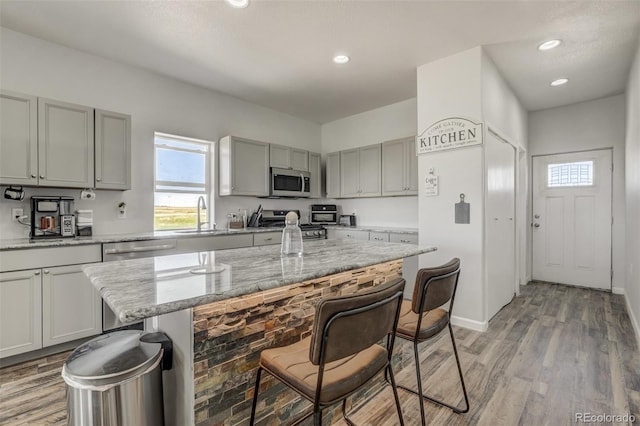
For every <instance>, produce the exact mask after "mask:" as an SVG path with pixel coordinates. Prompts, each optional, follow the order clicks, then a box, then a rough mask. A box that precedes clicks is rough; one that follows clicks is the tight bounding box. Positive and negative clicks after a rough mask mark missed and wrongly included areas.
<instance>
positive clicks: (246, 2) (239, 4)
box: [227, 0, 249, 9]
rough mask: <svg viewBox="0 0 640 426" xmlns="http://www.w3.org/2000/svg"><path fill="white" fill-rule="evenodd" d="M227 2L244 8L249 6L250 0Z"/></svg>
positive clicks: (230, 0)
mask: <svg viewBox="0 0 640 426" xmlns="http://www.w3.org/2000/svg"><path fill="white" fill-rule="evenodd" d="M227 3H229V4H230V5H231V6H233V7H236V8H238V9H244V8H245V7H247V6H249V0H227Z"/></svg>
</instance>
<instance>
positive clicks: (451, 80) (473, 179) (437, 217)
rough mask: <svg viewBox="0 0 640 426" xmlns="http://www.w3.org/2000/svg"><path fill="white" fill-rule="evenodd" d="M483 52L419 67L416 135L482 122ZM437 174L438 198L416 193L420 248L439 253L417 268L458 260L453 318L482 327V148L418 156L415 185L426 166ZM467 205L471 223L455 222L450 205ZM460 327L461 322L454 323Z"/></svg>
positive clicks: (484, 321)
mask: <svg viewBox="0 0 640 426" xmlns="http://www.w3.org/2000/svg"><path fill="white" fill-rule="evenodd" d="M481 56H482V49H481V48H480V47H476V48H474V49H471V50H467V51H464V52H461V53H459V54H456V55H453V56H449V57H447V58H443V59H440V60H437V61H435V62H430V63H428V64H425V65H422V66H420V67H418V76H417V78H418V129H417V130H418V134H420V133H422V132H423V131H424V130H425V129H426V128H427V127H429V126H430V125H431V124H432V123H435V122H436V121H438V120H441V119H444V118H447V117H465V118H469V119H471V120H473V121H476V122H479V121H481V120H482V102H481V97H482V90H481V87H482V82H481ZM431 167H433V169H434V172H435V174H436V175H438V176H439V178H440V179H439V183H440V188H439V195H438V196H435V197H427V196H425V195H424V194H423V191H422V189H423V185H420V191H419V195H418V211H419V232H420V244H423V245H435V246H437V247H438V251H436V252H435V253H430V254H429V255H427V256H422V257H421V259H420V267H426V266H434V265H437V264H441V263H444V262H446V261H448V260H449V259H451V258H452V257H459V258H460V259H461V264H462V272H461V275H460V280H459V284H458V290H457V294H456V301H455V306H454V309H453V316H454V320H455V319H463V322H464V325H467V326H469V327H473V328H478V329H483V328H484V327H486V319H485V312H484V311H485V309H484V304H485V301H486V298H485V294H484V291H483V279H482V277H483V274H484V266H483V244H484V243H483V228H484V222H483V221H484V219H483V218H484V215H483V188H484V180H483V175H484V166H483V162H482V147H481V146H473V147H468V148H461V149H453V150H448V151H441V152H437V153H431V154H427V155H421V156H420V157H419V158H418V171H419V175H418V182H424V179H425V178H426V176H427V173H428V170H429V168H431ZM460 193H464V194H465V201H466V202H468V203H469V204H470V205H471V206H470V207H471V223H470V224H467V225H462V224H455V223H454V204H455V203H457V202H459V201H460V198H459V194H460ZM456 322H458V323H460V320H458V321H456Z"/></svg>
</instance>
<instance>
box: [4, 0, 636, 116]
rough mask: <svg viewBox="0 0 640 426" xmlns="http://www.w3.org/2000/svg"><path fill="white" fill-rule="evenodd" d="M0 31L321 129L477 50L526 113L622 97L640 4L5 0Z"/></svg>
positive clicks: (394, 96) (412, 89)
mask: <svg viewBox="0 0 640 426" xmlns="http://www.w3.org/2000/svg"><path fill="white" fill-rule="evenodd" d="M0 24H1V25H2V26H3V27H6V28H9V29H12V30H15V31H19V32H22V33H26V34H30V35H33V36H35V37H39V38H43V39H46V40H50V41H53V42H55V43H59V44H62V45H65V46H69V47H72V48H75V49H79V50H82V51H85V52H90V53H93V54H96V55H100V56H104V57H107V58H111V59H114V60H117V61H121V62H125V63H129V64H133V65H137V66H140V67H143V68H147V69H150V70H154V71H156V72H159V73H161V74H164V75H167V76H171V77H174V78H177V79H180V80H184V81H188V82H192V83H195V84H197V85H200V86H204V87H208V88H211V89H214V90H217V91H220V92H224V93H227V94H230V95H232V96H235V97H238V98H241V99H245V100H247V101H249V102H253V103H256V104H259V105H263V106H266V107H270V108H273V109H276V110H279V111H283V112H286V113H289V114H291V115H294V116H298V117H302V118H305V119H308V120H312V121H315V122H318V123H325V122H328V121H332V120H335V119H338V118H342V117H346V116H349V115H352V114H356V113H359V112H363V111H367V110H370V109H373V108H377V107H381V106H384V105H388V104H391V103H394V102H398V101H401V100H405V99H409V98H413V97H415V96H416V68H417V67H418V66H420V65H422V64H425V63H428V62H431V61H433V60H435V59H438V58H442V57H445V56H448V55H452V54H455V53H457V52H460V51H463V50H466V49H470V48H472V47H475V46H478V45H483V46H485V47H486V49H487V52H488V53H489V55H490V56H491V57H492V58H493V60H494V61H495V63H496V65H497V66H498V68H499V69H500V70H501V71H502V72H503V75H504V77H505V78H506V80H507V81H508V83H509V84H510V85H511V87H512V88H513V89H514V91H515V92H516V94H517V95H518V97H519V98H520V100H521V101H522V103H523V105H524V106H525V108H527V109H528V110H538V109H544V108H550V107H554V106H560V105H566V104H570V103H574V102H580V101H584V100H589V99H596V98H600V97H603V96H608V95H613V94H618V93H622V92H623V91H624V89H625V84H626V80H627V76H628V72H629V68H630V65H631V61H632V59H633V54H634V52H635V48H636V46H637V43H638V35H639V33H640V1H637V0H631V1H615V0H608V1H603V0H600V1H575V2H571V1H563V0H561V1H525V0H518V1H480V0H474V1H420V0H413V1H411V0H407V1H376V0H360V1H353V0H342V1H340V0H324V1H321V0H295V1H282V0H252V3H251V5H250V6H249V7H248V8H246V9H233V8H231V7H229V6H228V5H227V4H226V3H225V2H224V1H223V0H210V1H171V2H168V1H13V0H1V1H0ZM549 38H561V39H562V40H564V44H563V45H562V46H560V47H559V48H557V49H555V50H552V51H548V52H539V51H537V50H536V46H537V44H538V43H539V42H541V41H543V40H546V39H549ZM337 53H346V54H348V55H350V56H351V58H352V61H351V62H350V63H349V64H347V65H343V66H339V65H335V64H333V63H332V61H331V58H332V57H333V55H335V54H337ZM558 77H568V78H569V79H570V82H569V84H567V85H565V86H562V87H559V88H551V87H550V86H549V82H550V81H551V80H553V79H555V78H558Z"/></svg>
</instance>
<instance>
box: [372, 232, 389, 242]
mask: <svg viewBox="0 0 640 426" xmlns="http://www.w3.org/2000/svg"><path fill="white" fill-rule="evenodd" d="M369 241H380V242H384V243H388V242H389V233H388V232H369Z"/></svg>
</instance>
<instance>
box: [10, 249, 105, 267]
mask: <svg viewBox="0 0 640 426" xmlns="http://www.w3.org/2000/svg"><path fill="white" fill-rule="evenodd" d="M93 262H102V245H101V244H89V245H80V246H67V247H46V248H33V249H24V250H6V251H1V252H0V271H1V272H4V271H21V270H23V269H34V268H46V267H49V266H62V265H78V264H81V263H93Z"/></svg>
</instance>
